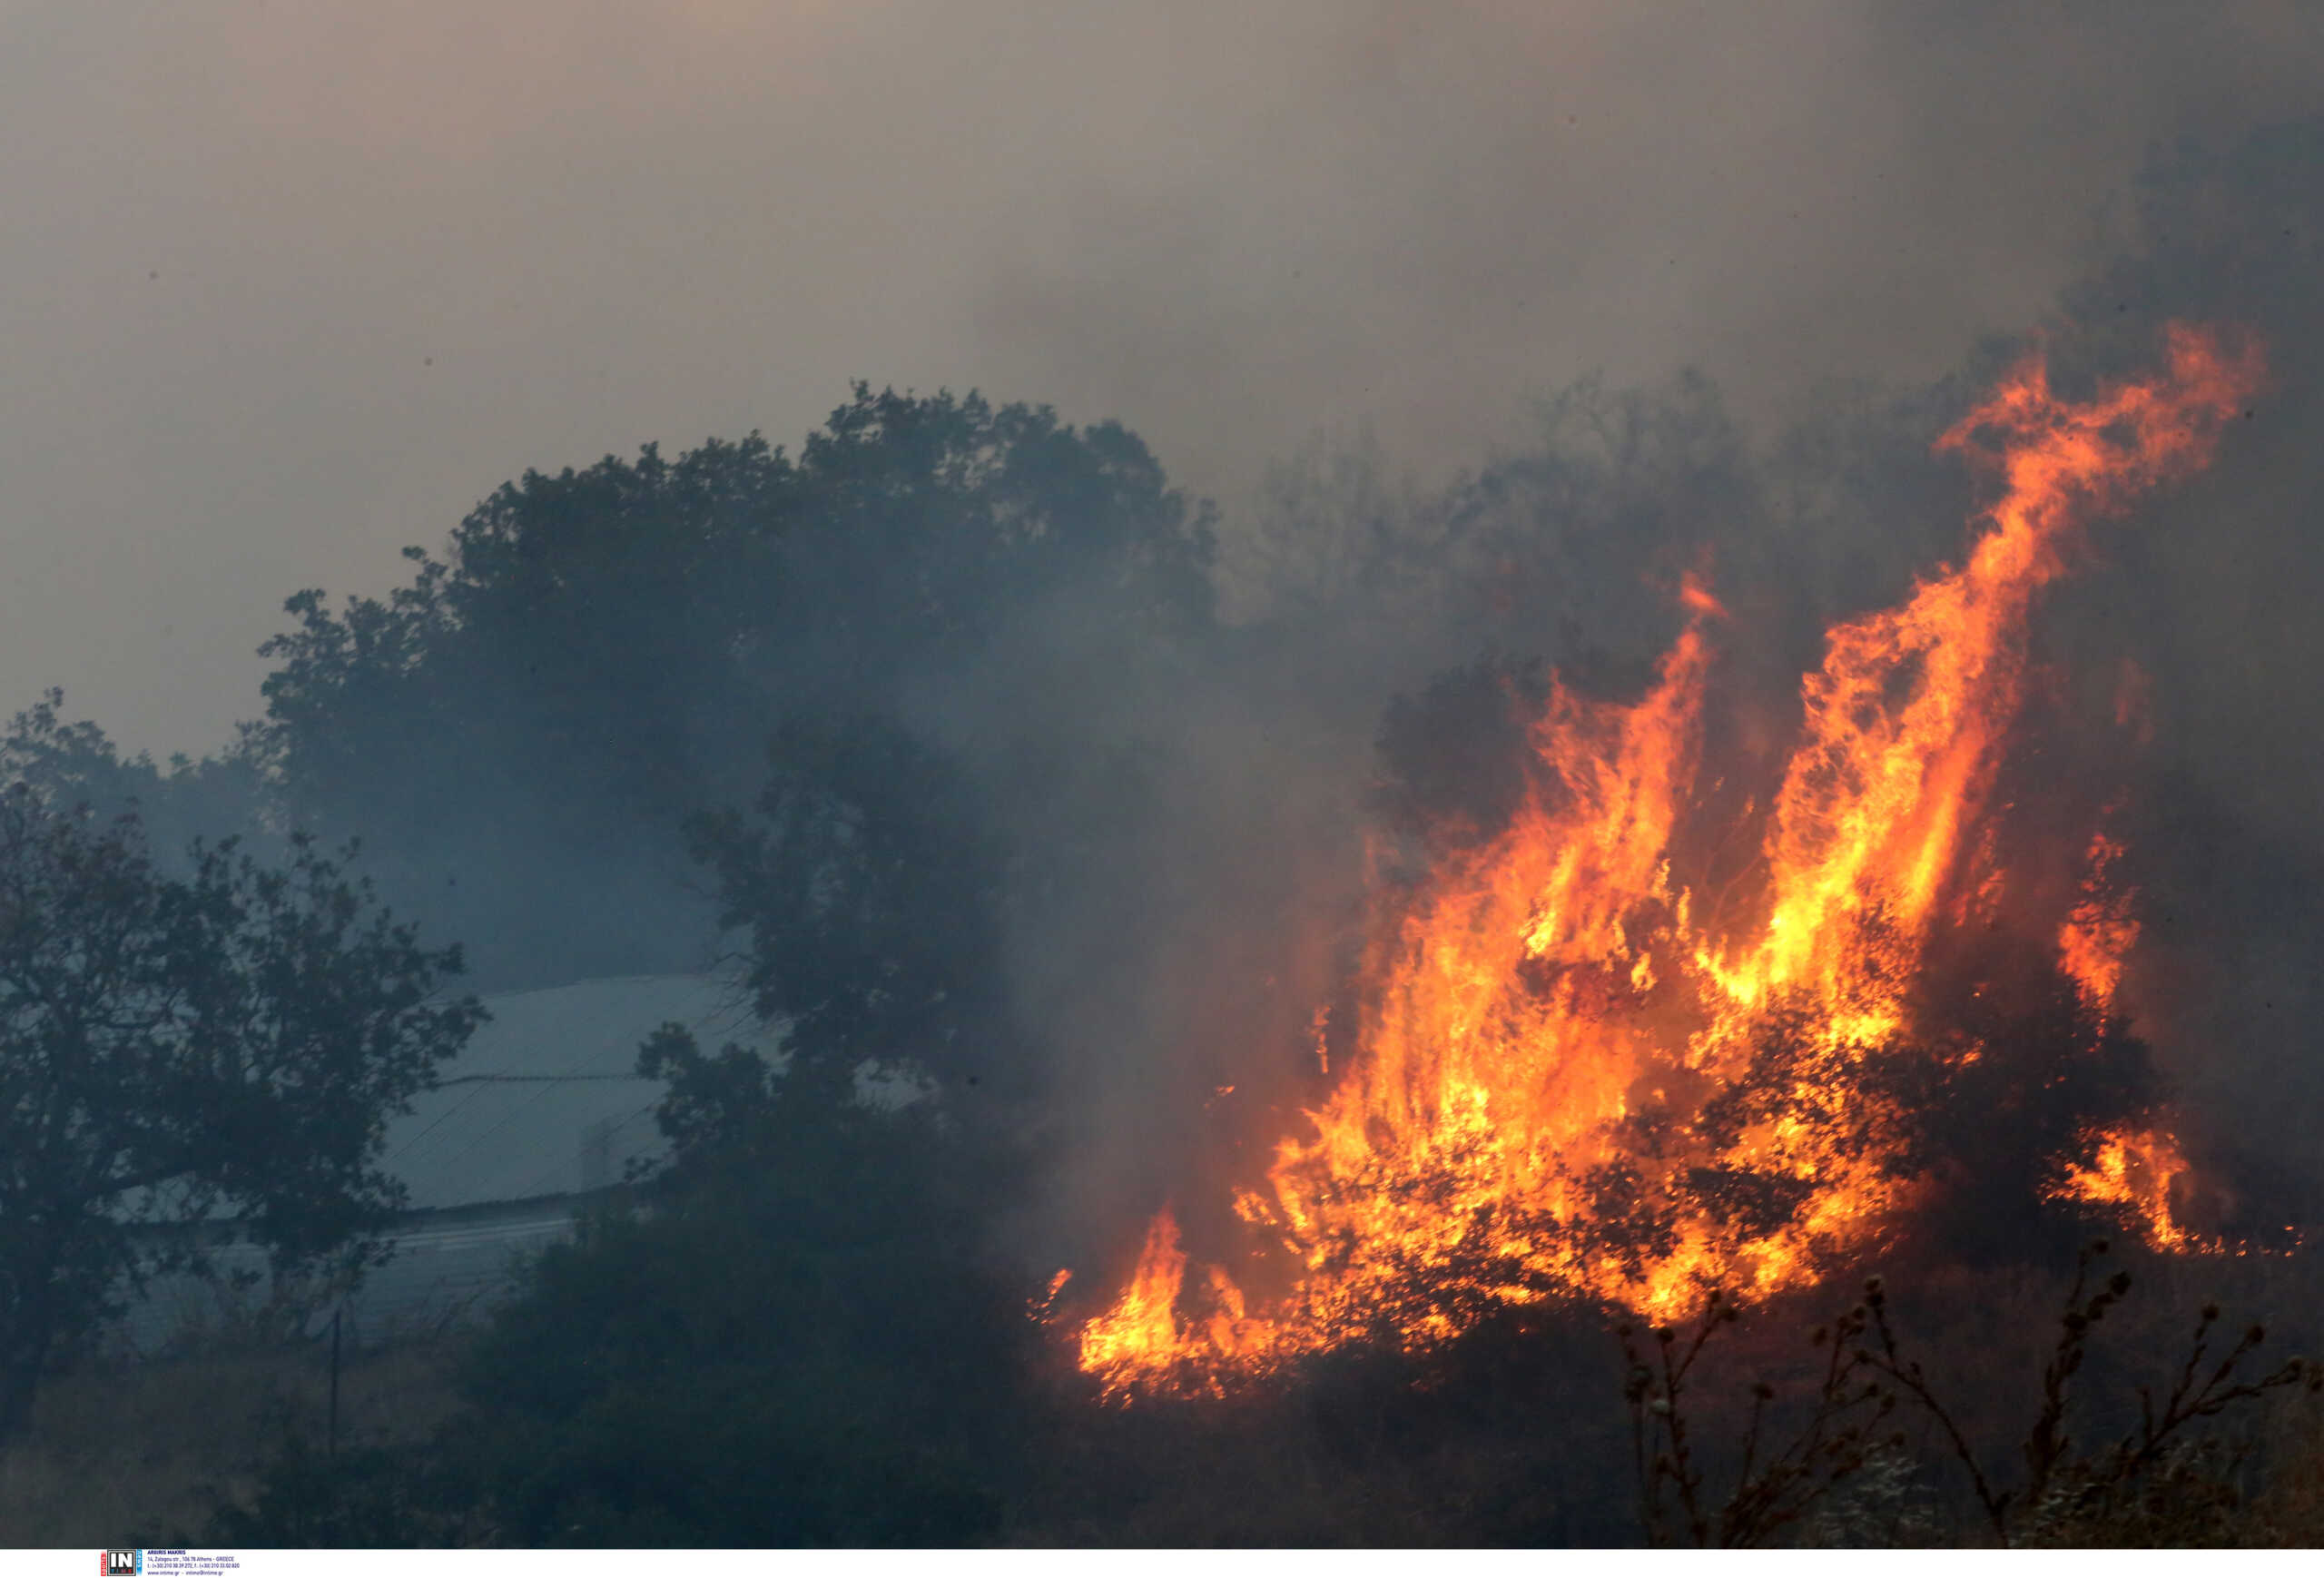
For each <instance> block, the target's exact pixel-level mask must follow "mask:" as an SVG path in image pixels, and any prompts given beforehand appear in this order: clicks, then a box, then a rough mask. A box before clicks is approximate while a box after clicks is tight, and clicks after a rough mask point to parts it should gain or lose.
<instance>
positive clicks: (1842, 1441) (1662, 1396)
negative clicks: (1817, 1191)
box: [1616, 1238, 2324, 1546]
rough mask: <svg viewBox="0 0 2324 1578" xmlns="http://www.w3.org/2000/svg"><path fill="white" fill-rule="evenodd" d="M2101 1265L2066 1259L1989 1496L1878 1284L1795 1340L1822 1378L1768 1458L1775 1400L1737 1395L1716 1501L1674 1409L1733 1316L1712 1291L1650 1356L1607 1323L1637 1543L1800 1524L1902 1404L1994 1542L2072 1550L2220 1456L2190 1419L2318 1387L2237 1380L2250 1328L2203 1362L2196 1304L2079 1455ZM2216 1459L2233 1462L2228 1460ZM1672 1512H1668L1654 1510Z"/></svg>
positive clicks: (2251, 1339)
mask: <svg viewBox="0 0 2324 1578" xmlns="http://www.w3.org/2000/svg"><path fill="white" fill-rule="evenodd" d="M2107 1253H2108V1245H2107V1243H2106V1241H2105V1240H2104V1239H2102V1238H2101V1239H2097V1240H2095V1241H2093V1242H2092V1243H2091V1244H2089V1245H2087V1246H2085V1247H2084V1248H2083V1251H2082V1253H2081V1255H2080V1256H2079V1257H2077V1258H2076V1261H2075V1265H2074V1280H2073V1288H2072V1290H2071V1292H2069V1294H2068V1295H2067V1297H2066V1306H2065V1309H2064V1310H2063V1313H2062V1314H2061V1316H2060V1317H2059V1330H2058V1337H2057V1341H2056V1343H2055V1345H2054V1346H2053V1348H2052V1350H2051V1352H2050V1355H2049V1357H2048V1359H2047V1360H2046V1361H2045V1362H2044V1364H2043V1369H2042V1387H2041V1403H2040V1406H2039V1408H2038V1410H2037V1411H2036V1413H2035V1415H2034V1419H2033V1425H2032V1426H2031V1427H2030V1428H2029V1429H2028V1431H2027V1433H2026V1435H2025V1439H2024V1445H2023V1447H2022V1449H2021V1451H2022V1456H2023V1458H2024V1468H2025V1476H2024V1481H2023V1483H2021V1484H2017V1485H2014V1486H2011V1487H2007V1488H1997V1486H1996V1483H1995V1480H1994V1476H1993V1475H1991V1474H1988V1473H1987V1472H1986V1471H1985V1467H1984V1464H1983V1463H1982V1462H1981V1461H1980V1459H1979V1455H1978V1453H1977V1451H1976V1449H1975V1447H1974V1445H1972V1444H1971V1441H1970V1439H1969V1435H1968V1433H1967V1432H1966V1431H1965V1429H1964V1428H1963V1427H1962V1425H1961V1423H1960V1417H1961V1416H1960V1415H1959V1413H1958V1411H1957V1410H1956V1409H1955V1408H1954V1407H1951V1406H1948V1405H1947V1404H1946V1403H1945V1400H1944V1398H1943V1397H1942V1396H1939V1395H1938V1393H1937V1391H1936V1389H1935V1386H1933V1385H1932V1384H1931V1382H1930V1380H1929V1378H1928V1376H1927V1374H1926V1372H1925V1370H1924V1368H1923V1366H1922V1365H1921V1363H1920V1361H1919V1360H1917V1359H1915V1358H1912V1357H1910V1356H1908V1355H1907V1354H1906V1353H1905V1349H1904V1347H1903V1346H1902V1345H1901V1344H1900V1343H1899V1342H1898V1340H1897V1336H1896V1327H1895V1326H1894V1325H1893V1324H1892V1322H1891V1319H1890V1313H1889V1304H1888V1294H1887V1289H1886V1287H1885V1285H1884V1284H1883V1283H1882V1281H1881V1279H1880V1278H1879V1277H1871V1278H1869V1279H1868V1280H1866V1283H1865V1286H1864V1297H1863V1298H1862V1299H1861V1300H1860V1301H1859V1302H1857V1303H1856V1304H1855V1305H1853V1306H1851V1307H1849V1308H1847V1309H1846V1310H1845V1311H1844V1312H1842V1314H1841V1315H1840V1316H1839V1317H1838V1318H1837V1320H1835V1321H1834V1322H1833V1323H1832V1324H1831V1325H1829V1326H1819V1327H1816V1328H1815V1329H1814V1330H1813V1331H1812V1332H1811V1333H1810V1334H1809V1341H1810V1343H1811V1345H1812V1346H1816V1347H1817V1348H1818V1349H1821V1350H1823V1352H1824V1355H1825V1359H1824V1366H1823V1374H1822V1377H1821V1380H1820V1381H1819V1383H1818V1385H1817V1391H1816V1393H1815V1395H1814V1396H1813V1397H1812V1399H1810V1402H1809V1405H1808V1407H1807V1415H1806V1418H1805V1422H1804V1424H1803V1425H1801V1426H1800V1427H1799V1428H1798V1430H1797V1432H1796V1433H1795V1434H1794V1435H1791V1436H1790V1437H1789V1438H1788V1440H1787V1441H1786V1442H1785V1443H1784V1445H1782V1446H1781V1447H1780V1448H1779V1449H1777V1448H1775V1447H1774V1446H1773V1445H1772V1443H1770V1442H1769V1441H1768V1438H1767V1432H1768V1408H1769V1405H1771V1404H1772V1403H1773V1402H1774V1401H1775V1396H1776V1395H1775V1390H1774V1388H1773V1387H1772V1386H1768V1384H1767V1383H1766V1382H1765V1381H1758V1382H1755V1383H1754V1384H1753V1385H1752V1387H1751V1408H1750V1415H1749V1420H1748V1425H1746V1426H1745V1430H1744V1436H1743V1440H1742V1443H1741V1449H1740V1466H1739V1467H1738V1470H1737V1471H1736V1475H1735V1480H1734V1483H1733V1485H1732V1487H1731V1488H1730V1489H1729V1490H1728V1493H1727V1494H1726V1495H1725V1496H1724V1497H1723V1498H1721V1499H1718V1501H1717V1502H1716V1503H1714V1502H1713V1500H1712V1499H1711V1497H1710V1495H1709V1494H1708V1492H1707V1489H1706V1485H1705V1472H1704V1469H1703V1467H1702V1465H1701V1454H1700V1452H1699V1448H1698V1445H1697V1443H1696V1442H1695V1441H1694V1439H1693V1438H1692V1437H1691V1435H1690V1433H1689V1425H1688V1418H1687V1413H1686V1409H1685V1405H1684V1404H1685V1398H1686V1396H1688V1392H1689V1382H1690V1378H1691V1377H1692V1376H1693V1375H1694V1372H1695V1368H1696V1366H1697V1364H1698V1363H1699V1361H1700V1359H1701V1358H1702V1356H1703V1352H1704V1349H1705V1348H1706V1347H1707V1346H1709V1342H1710V1338H1711V1336H1712V1334H1713V1333H1715V1332H1716V1331H1718V1329H1719V1328H1720V1327H1725V1326H1728V1325H1731V1324H1733V1323H1734V1322H1736V1321H1737V1320H1738V1319H1740V1318H1741V1314H1742V1312H1741V1310H1740V1308H1739V1307H1738V1306H1737V1305H1736V1303H1735V1302H1734V1300H1733V1299H1732V1298H1730V1297H1728V1296H1726V1295H1724V1294H1723V1293H1721V1292H1720V1291H1718V1289H1716V1288H1714V1289H1712V1290H1711V1291H1710V1293H1709V1296H1708V1297H1707V1298H1706V1300H1705V1303H1704V1308H1703V1313H1702V1316H1701V1317H1700V1319H1699V1323H1698V1324H1697V1326H1696V1327H1695V1329H1694V1331H1693V1333H1692V1335H1691V1336H1687V1335H1684V1334H1682V1333H1680V1332H1679V1330H1678V1329H1677V1328H1676V1327H1670V1326H1663V1327H1657V1328H1655V1330H1654V1332H1653V1338H1654V1346H1655V1353H1654V1356H1652V1357H1651V1358H1649V1357H1648V1356H1644V1355H1642V1354H1641V1352H1640V1346H1639V1345H1638V1343H1637V1341H1636V1334H1635V1330H1634V1328H1633V1327H1630V1326H1628V1325H1625V1326H1622V1327H1618V1328H1617V1331H1616V1335H1617V1336H1618V1337H1619V1338H1620V1342H1621V1345H1622V1352H1623V1356H1624V1358H1625V1360H1626V1362H1627V1367H1626V1372H1625V1378H1624V1386H1623V1396H1624V1397H1625V1399H1626V1401H1627V1402H1628V1403H1629V1405H1630V1426H1631V1443H1632V1452H1633V1456H1634V1460H1635V1461H1634V1468H1635V1473H1636V1476H1637V1484H1638V1490H1639V1515H1640V1522H1641V1524H1643V1526H1644V1528H1645V1531H1646V1534H1647V1538H1648V1540H1649V1542H1650V1543H1656V1544H1664V1543H1672V1540H1671V1536H1672V1534H1673V1533H1674V1530H1673V1528H1672V1526H1671V1523H1670V1518H1671V1514H1672V1513H1674V1512H1675V1514H1676V1520H1677V1524H1678V1529H1677V1531H1676V1532H1678V1533H1679V1534H1681V1535H1682V1536H1683V1538H1685V1539H1686V1540H1688V1541H1689V1542H1691V1543H1694V1544H1697V1545H1720V1546H1748V1545H1763V1544H1766V1543H1768V1542H1769V1541H1770V1540H1771V1539H1773V1538H1774V1537H1775V1536H1776V1535H1777V1534H1780V1533H1781V1532H1782V1531H1784V1530H1786V1529H1787V1528H1791V1527H1793V1526H1795V1525H1797V1524H1800V1523H1801V1522H1802V1520H1804V1519H1805V1518H1807V1516H1808V1514H1810V1513H1811V1512H1812V1511H1813V1510H1814V1509H1815V1508H1816V1507H1817V1505H1818V1504H1819V1503H1821V1502H1823V1501H1824V1500H1825V1499H1826V1498H1827V1497H1829V1496H1830V1495H1832V1494H1834V1493H1835V1492H1837V1491H1838V1490H1840V1489H1841V1488H1842V1487H1843V1486H1845V1485H1846V1484H1848V1483H1849V1482H1850V1481H1852V1480H1853V1479H1854V1478H1855V1477H1856V1475H1858V1474H1861V1473H1862V1472H1863V1471H1864V1470H1865V1469H1866V1466H1867V1465H1872V1464H1875V1463H1876V1462H1881V1461H1887V1460H1889V1459H1890V1458H1891V1457H1892V1456H1893V1455H1896V1454H1898V1453H1901V1452H1902V1451H1903V1449H1904V1446H1905V1435H1904V1433H1903V1432H1902V1431H1900V1430H1896V1429H1895V1428H1893V1426H1891V1427H1889V1428H1886V1430H1885V1431H1884V1429H1883V1428H1882V1427H1883V1426H1884V1425H1886V1424H1888V1422H1890V1421H1892V1420H1893V1419H1894V1417H1895V1416H1896V1414H1897V1413H1898V1410H1899V1407H1900V1405H1906V1404H1909V1405H1911V1407H1912V1409H1913V1410H1914V1411H1916V1412H1917V1413H1918V1414H1920V1415H1921V1416H1922V1417H1924V1418H1925V1419H1926V1420H1927V1421H1928V1422H1929V1424H1930V1425H1932V1426H1934V1428H1935V1430H1936V1431H1937V1432H1939V1433H1941V1435H1942V1436H1943V1439H1944V1441H1945V1445H1946V1448H1947V1450H1948V1452H1949V1454H1950V1455H1951V1456H1952V1457H1953V1459H1954V1460H1955V1462H1957V1463H1958V1464H1959V1465H1960V1466H1961V1468H1962V1470H1963V1471H1964V1473H1965V1475H1966V1477H1967V1480H1968V1484H1969V1489H1970V1491H1971V1493H1972V1494H1974V1497H1975V1498H1976V1502H1977V1505H1978V1507H1979V1509H1980V1510H1981V1511H1982V1512H1983V1514H1984V1519H1985V1523H1986V1525H1987V1529H1988V1532H1989V1533H1990V1534H1991V1536H1992V1537H1993V1538H1994V1540H1995V1541H1996V1542H1998V1543H2001V1544H2004V1545H2009V1544H2014V1543H2045V1542H2047V1541H2049V1540H2051V1539H2053V1538H2056V1537H2059V1536H2061V1535H2065V1536H2070V1537H2077V1538H2087V1537H2088V1536H2089V1534H2091V1533H2092V1532H2093V1527H2094V1526H2095V1524H2096V1523H2100V1522H2102V1521H2103V1520H2104V1519H2105V1518H2107V1517H2108V1516H2110V1515H2112V1514H2117V1513H2120V1512H2122V1511H2123V1510H2124V1509H2126V1508H2131V1507H2132V1506H2133V1505H2135V1506H2136V1507H2137V1509H2138V1510H2139V1514H2140V1515H2141V1516H2142V1517H2146V1516H2150V1515H2151V1509H2150V1508H2148V1507H2147V1506H2146V1503H2147V1502H2149V1501H2152V1498H2153V1495H2154V1494H2155V1492H2154V1489H2153V1487H2152V1486H2151V1485H2150V1484H2148V1482H2149V1480H2150V1479H2152V1477H2153V1476H2154V1475H2155V1474H2156V1473H2157V1471H2161V1472H2162V1474H2163V1475H2164V1476H2165V1477H2168V1478H2171V1480H2172V1482H2173V1483H2174V1484H2178V1483H2179V1482H2181V1481H2186V1482H2188V1483H2192V1481H2191V1479H2190V1475H2191V1474H2192V1473H2193V1465H2201V1464H2210V1463H2213V1462H2216V1461H2218V1460H2219V1459H2220V1458H2221V1453H2220V1452H2219V1451H2218V1450H2217V1447H2218V1444H2217V1443H2216V1442H2214V1441H2212V1440H2211V1439H2210V1438H2209V1437H2207V1436H2203V1435H2200V1434H2199V1433H2197V1432H2195V1431H2193V1430H2191V1426H2193V1425H2196V1424H2197V1422H2199V1421H2202V1420H2208V1419H2213V1418H2216V1417H2218V1416H2219V1415H2221V1414H2224V1413H2226V1412H2227V1411H2228V1410H2230V1409H2231V1408H2234V1407H2236V1406H2238V1405H2242V1404H2247V1403H2253V1402H2257V1401H2259V1400H2260V1399H2262V1398H2264V1397H2265V1396H2267V1395H2268V1394H2269V1393H2270V1392H2275V1391H2279V1390H2281V1389H2284V1388H2288V1387H2292V1386H2304V1387H2306V1389H2307V1390H2309V1392H2311V1393H2314V1392H2318V1391H2319V1390H2324V1369H2319V1366H2313V1365H2310V1364H2309V1363H2307V1362H2306V1361H2305V1360H2302V1359H2299V1358H2293V1359H2290V1360H2287V1361H2286V1362H2285V1363H2283V1364H2281V1365H2280V1366H2277V1367H2276V1368H2274V1369H2272V1370H2270V1371H2267V1372H2266V1373H2264V1374H2260V1375H2256V1376H2254V1375H2249V1374H2247V1373H2245V1366H2246V1365H2247V1362H2248V1361H2249V1360H2250V1358H2251V1356H2253V1354H2255V1353H2256V1352H2257V1351H2258V1349H2259V1347H2260V1345H2261V1344H2262V1343H2263V1342H2264V1341H2265V1340H2266V1337H2267V1333H2266V1330H2265V1328H2264V1327H2260V1326H2258V1325H2254V1326H2251V1327H2247V1328H2246V1329H2245V1330H2244V1332H2243V1334H2242V1336H2240V1338H2239V1339H2238V1340H2237V1341H2236V1342H2235V1343H2234V1344H2232V1345H2231V1346H2229V1347H2228V1348H2227V1350H2226V1352H2225V1353H2224V1354H2223V1355H2221V1356H2218V1357H2217V1358H2216V1359H2215V1360H2214V1359H2213V1357H2212V1355H2213V1350H2214V1345H2215V1343H2216V1340H2217V1339H2216V1336H2215V1328H2216V1327H2218V1324H2219V1321H2220V1309H2219V1307H2218V1306H2217V1305H2216V1304H2207V1305H2205V1306H2204V1307H2203V1309H2202V1312H2201V1316H2200V1317H2199V1318H2198V1320H2197V1322H2196V1325H2195V1330H2194V1333H2193V1336H2192V1337H2191V1341H2190V1344H2189V1346H2188V1351H2187V1355H2186V1357H2185V1359H2184V1360H2183V1362H2181V1364H2180V1366H2178V1369H2177V1371H2176V1373H2175V1375H2174V1376H2172V1379H2171V1385H2170V1387H2169V1389H2168V1390H2167V1391H2165V1392H2163V1393H2162V1396H2161V1397H2160V1398H2159V1399H2158V1397H2157V1396H2156V1394H2155V1390H2154V1388H2152V1387H2150V1386H2141V1387H2139V1388H2138V1399H2139V1424H2138V1426H2137V1427H2136V1428H2135V1429H2134V1430H2132V1431H2131V1432H2129V1433H2128V1434H2126V1435H2123V1436H2122V1437H2121V1438H2120V1439H2119V1440H2117V1441H2115V1442H2113V1443H2112V1445H2109V1446H2107V1447H2105V1448H2104V1449H2102V1450H2101V1451H2098V1452H2095V1453H2081V1452H2078V1451H2077V1450H2076V1449H2075V1443H2074V1441H2073V1437H2072V1435H2070V1433H2069V1431H2068V1429H2067V1423H2068V1414H2069V1411H2070V1405H2071V1403H2072V1400H2073V1399H2072V1387H2071V1385H2070V1383H2071V1382H2072V1380H2073V1377H2074V1376H2075V1375H2076V1374H2077V1373H2079V1372H2080V1370H2081V1369H2082V1367H2083V1360H2084V1358H2085V1357H2086V1356H2087V1355H2088V1352H2089V1345H2090V1336H2091V1331H2092V1328H2093V1327H2095V1326H2096V1325H2097V1324H2098V1323H2099V1322H2100V1321H2101V1320H2102V1319H2103V1318H2105V1315H2106V1312H2107V1310H2108V1309H2110V1308H2112V1307H2113V1306H2114V1305H2116V1304H2118V1303H2120V1302H2121V1301H2122V1298H2123V1297H2126V1296H2127V1295H2128V1294H2129V1292H2130V1287H2131V1278H2130V1274H2129V1273H2128V1272H2126V1271H2116V1272H2114V1273H2113V1274H2112V1276H2110V1277H2107V1278H2106V1280H2105V1281H2104V1283H2103V1284H2102V1285H2101V1286H2099V1287H2095V1288H2094V1289H2093V1287H2092V1286H2091V1282H2092V1273H2093V1267H2095V1266H2096V1265H2097V1263H2098V1262H2099V1261H2100V1260H2101V1259H2102V1257H2104V1256H2105V1255H2106V1254H2107ZM2228 1461H2230V1464H2232V1463H2234V1462H2239V1461H2240V1457H2235V1456H2230V1458H2229V1459H2228ZM2214 1477H2216V1476H2214ZM2203 1488H2204V1492H2205V1494H2206V1495H2207V1496H2209V1497H2210V1499H2211V1500H2213V1501H2216V1500H2217V1499H2218V1497H2217V1495H2214V1494H2211V1493H2212V1492H2213V1491H2218V1492H2220V1493H2221V1494H2227V1493H2225V1492H2224V1490H2223V1488H2222V1487H2221V1486H2214V1485H2211V1484H2209V1482H2208V1481H2207V1482H2206V1484H2205V1486H2204V1487H2203ZM1673 1503H1674V1504H1675V1506H1674V1505H1670V1504H1673Z"/></svg>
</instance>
